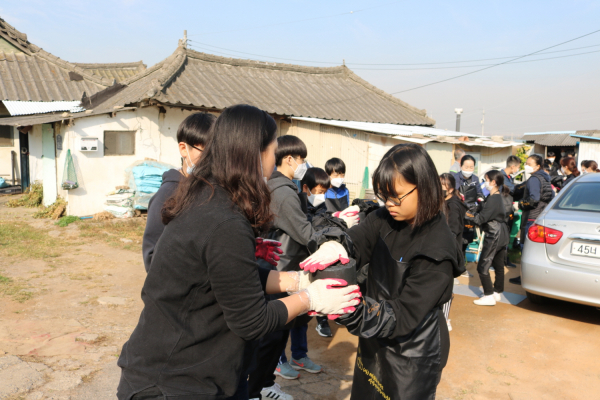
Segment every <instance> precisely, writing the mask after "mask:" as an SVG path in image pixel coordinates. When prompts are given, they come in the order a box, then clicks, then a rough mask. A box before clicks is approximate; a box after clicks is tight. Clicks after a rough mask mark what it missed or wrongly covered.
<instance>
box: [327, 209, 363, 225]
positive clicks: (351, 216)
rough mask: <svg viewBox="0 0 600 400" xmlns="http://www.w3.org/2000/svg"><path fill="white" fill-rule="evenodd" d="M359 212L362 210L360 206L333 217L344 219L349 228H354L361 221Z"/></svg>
mask: <svg viewBox="0 0 600 400" xmlns="http://www.w3.org/2000/svg"><path fill="white" fill-rule="evenodd" d="M359 212H360V208H359V207H358V206H350V207H348V208H346V209H345V210H343V211H338V212H335V213H333V216H334V217H336V218H340V219H343V220H344V221H345V222H346V225H347V226H348V228H352V227H353V226H354V225H356V224H358V222H359V221H360V218H358V213H359Z"/></svg>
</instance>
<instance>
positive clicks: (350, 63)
mask: <svg viewBox="0 0 600 400" xmlns="http://www.w3.org/2000/svg"><path fill="white" fill-rule="evenodd" d="M188 41H189V42H192V43H197V45H196V44H192V45H191V46H193V47H198V48H202V46H206V47H210V48H215V49H219V50H225V51H228V52H232V53H239V54H246V55H250V56H254V57H261V58H271V59H273V60H282V61H294V62H303V63H312V64H333V65H339V64H340V63H339V61H337V62H336V61H312V60H298V59H294V58H284V57H272V56H265V55H261V54H255V53H247V52H244V51H238V50H232V49H226V48H224V47H219V46H213V45H210V44H207V43H201V42H198V41H195V40H192V39H189V40H188ZM598 46H600V44H594V45H591V46H583V47H575V48H571V49H564V50H556V51H548V52H544V53H540V54H538V55H542V54H553V53H563V52H565V51H572V50H581V49H588V48H590V47H598ZM205 50H208V51H214V50H209V49H205ZM223 54H226V53H223ZM583 54H585V53H583ZM228 55H233V56H235V57H239V56H236V55H234V54H228ZM515 57H522V56H506V57H496V58H481V59H477V60H464V61H441V62H431V63H409V64H369V63H354V62H346V64H347V65H368V66H411V65H441V64H464V63H469V62H478V61H492V60H505V59H507V58H515ZM488 65H492V64H485V65H463V66H458V67H447V68H465V67H481V66H488ZM353 69H359V70H369V69H370V68H353ZM378 69H379V68H377V69H375V68H374V69H373V70H378ZM424 69H425V68H424ZM429 69H442V68H429ZM398 70H399V71H401V70H412V69H398ZM381 71H388V70H387V69H381ZM389 71H395V69H390V70H389Z"/></svg>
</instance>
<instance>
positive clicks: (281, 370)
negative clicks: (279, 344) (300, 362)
mask: <svg viewBox="0 0 600 400" xmlns="http://www.w3.org/2000/svg"><path fill="white" fill-rule="evenodd" d="M273 373H274V374H275V375H277V376H280V377H282V378H283V379H298V377H300V373H299V372H298V371H296V370H295V369H294V368H292V366H291V365H290V364H289V363H283V364H279V365H278V366H277V368H275V372H273Z"/></svg>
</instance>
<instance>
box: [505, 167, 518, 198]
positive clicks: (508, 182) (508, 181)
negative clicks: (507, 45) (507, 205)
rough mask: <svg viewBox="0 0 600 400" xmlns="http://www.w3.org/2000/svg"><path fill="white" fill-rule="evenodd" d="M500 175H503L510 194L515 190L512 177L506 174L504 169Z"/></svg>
mask: <svg viewBox="0 0 600 400" xmlns="http://www.w3.org/2000/svg"><path fill="white" fill-rule="evenodd" d="M502 175H503V176H504V185H505V186H506V187H508V190H510V195H511V196H512V195H513V194H514V192H515V183H514V182H513V178H512V177H511V176H510V175H508V174H507V173H506V171H505V170H502Z"/></svg>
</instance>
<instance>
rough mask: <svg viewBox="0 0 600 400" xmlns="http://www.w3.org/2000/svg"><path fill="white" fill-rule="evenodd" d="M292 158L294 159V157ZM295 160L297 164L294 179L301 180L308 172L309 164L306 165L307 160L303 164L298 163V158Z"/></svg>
mask: <svg viewBox="0 0 600 400" xmlns="http://www.w3.org/2000/svg"><path fill="white" fill-rule="evenodd" d="M292 160H294V159H293V158H292ZM294 162H295V163H296V165H297V167H296V169H295V170H294V179H297V180H299V181H301V180H302V178H304V174H306V170H307V169H308V166H307V165H306V162H303V163H302V164H298V163H297V162H296V160H294Z"/></svg>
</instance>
